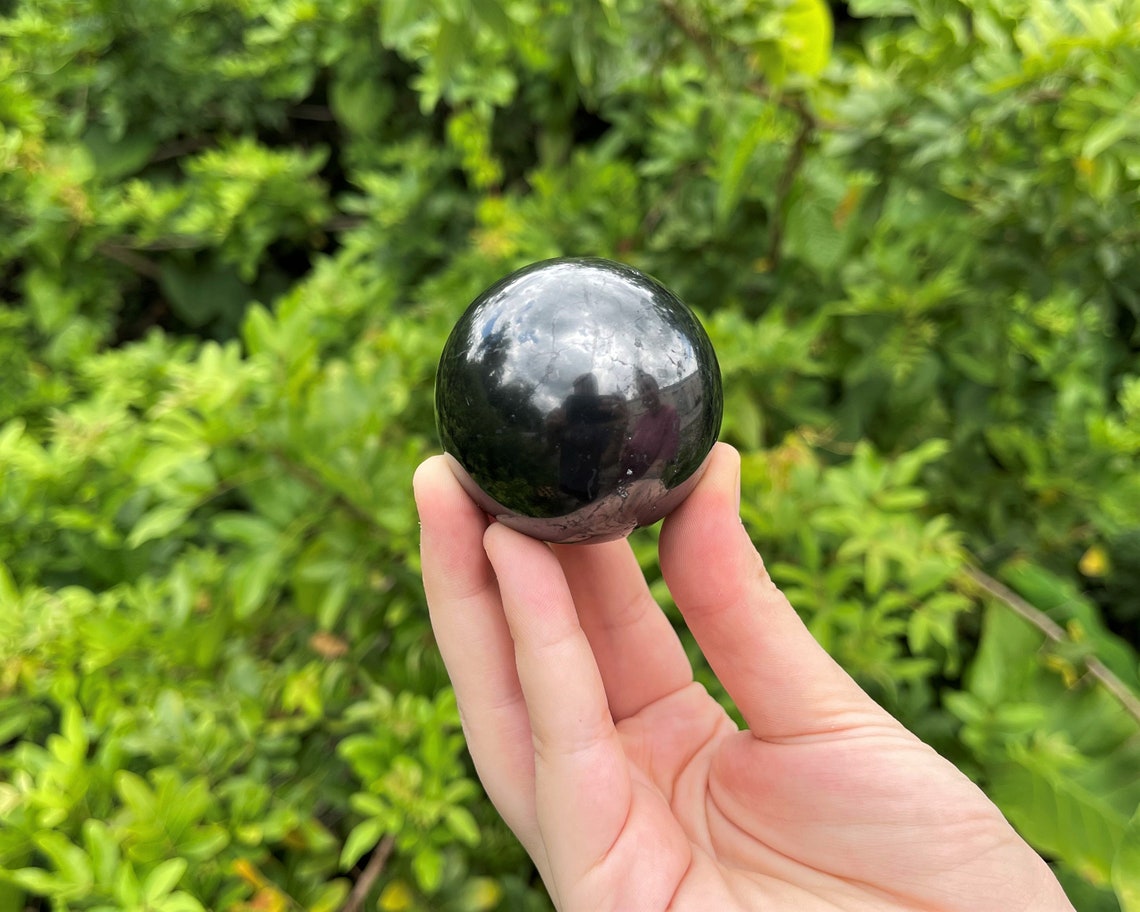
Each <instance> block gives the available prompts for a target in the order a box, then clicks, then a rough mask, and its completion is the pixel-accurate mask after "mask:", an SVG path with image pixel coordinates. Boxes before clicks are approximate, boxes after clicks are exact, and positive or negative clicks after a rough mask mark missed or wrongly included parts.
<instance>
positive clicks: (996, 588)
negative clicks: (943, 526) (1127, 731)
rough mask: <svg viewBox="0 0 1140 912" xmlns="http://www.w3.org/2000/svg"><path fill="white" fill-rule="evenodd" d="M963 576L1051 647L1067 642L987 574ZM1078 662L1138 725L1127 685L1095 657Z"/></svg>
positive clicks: (1138, 707) (972, 571)
mask: <svg viewBox="0 0 1140 912" xmlns="http://www.w3.org/2000/svg"><path fill="white" fill-rule="evenodd" d="M965 574H966V576H968V577H969V578H970V580H971V581H972V582H973V583H974V584H975V585H977V586H978V588H980V589H981V590H982V591H984V592H985V593H986V594H987V595H989V596H991V597H992V598H994V599H997V600H998V601H999V602H1001V603H1002V604H1003V605H1005V607H1006V608H1008V609H1009V610H1010V611H1012V612H1013V613H1014V614H1016V615H1017V616H1018V617H1020V618H1022V619H1023V620H1025V621H1028V622H1029V623H1030V624H1032V625H1033V626H1034V627H1036V628H1037V629H1038V630H1040V631H1041V632H1042V633H1043V634H1045V636H1046V638H1047V639H1049V640H1050V641H1052V642H1054V643H1067V642H1069V637H1068V636H1067V635H1066V634H1065V629H1064V628H1063V627H1062V626H1061V625H1060V624H1058V623H1057V622H1056V621H1054V620H1053V619H1052V618H1051V617H1049V615H1047V614H1046V613H1045V612H1044V611H1042V610H1041V609H1040V608H1037V607H1035V606H1034V605H1031V604H1030V603H1029V602H1027V601H1026V600H1025V599H1023V598H1022V597H1021V596H1020V595H1018V594H1017V593H1016V592H1014V591H1013V590H1012V589H1010V588H1009V587H1008V586H1006V585H1004V584H1002V583H1000V582H998V581H997V580H996V579H994V578H993V577H992V576H990V575H989V574H988V573H984V572H983V571H981V570H979V569H977V568H976V567H966V568H965ZM1082 661H1083V663H1084V666H1085V670H1086V671H1087V672H1088V673H1089V675H1090V676H1092V677H1093V678H1095V679H1096V680H1097V681H1099V682H1100V683H1101V685H1102V686H1103V687H1104V689H1105V690H1107V691H1108V692H1109V693H1110V694H1112V695H1113V696H1114V697H1116V699H1117V700H1118V701H1119V702H1120V705H1121V706H1123V707H1124V709H1125V710H1126V711H1127V712H1128V713H1129V714H1130V715H1131V716H1132V717H1133V718H1134V719H1136V721H1137V722H1140V699H1138V698H1137V697H1136V695H1135V694H1134V693H1133V692H1132V690H1131V689H1130V688H1129V687H1128V685H1127V684H1125V683H1124V682H1123V681H1121V680H1120V678H1118V677H1117V676H1116V675H1115V674H1113V672H1112V670H1111V669H1109V668H1108V666H1107V665H1105V664H1104V662H1102V661H1101V660H1100V659H1098V658H1096V656H1087V657H1085V658H1084V659H1083V660H1082Z"/></svg>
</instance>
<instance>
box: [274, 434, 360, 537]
mask: <svg viewBox="0 0 1140 912" xmlns="http://www.w3.org/2000/svg"><path fill="white" fill-rule="evenodd" d="M270 455H271V456H273V458H274V459H276V460H277V461H278V462H279V463H280V464H281V465H282V467H284V469H285V470H286V471H287V472H288V473H289V474H290V475H292V476H293V477H294V478H296V479H297V480H298V481H300V482H303V483H304V484H305V485H307V486H308V487H309V488H311V489H312V490H313V491H316V492H318V493H322V494H326V495H328V496H329V497H330V498H332V501H333V503H334V504H336V505H337V506H338V507H339V508H340V509H342V510H344V511H345V512H346V513H349V514H350V515H352V516H353V517H354V518H355V519H358V520H360V521H361V522H362V523H364V524H365V525H367V526H370V527H371V528H373V529H377V528H379V527H378V526H377V524H376V520H375V518H374V517H373V516H372V514H370V513H369V512H368V511H367V510H365V509H364V508H363V507H362V506H360V505H359V504H357V503H354V502H353V501H351V500H349V498H348V497H346V496H345V495H344V494H343V493H341V492H340V491H338V490H336V489H335V488H332V487H330V486H329V484H328V483H327V482H325V480H324V479H323V478H321V477H320V475H318V474H317V473H316V472H314V471H313V470H312V469H311V468H309V467H308V466H307V465H304V464H303V463H300V462H297V461H296V460H295V459H293V458H292V457H291V456H289V455H287V454H286V453H284V452H282V451H281V450H273V451H272V452H271V453H270Z"/></svg>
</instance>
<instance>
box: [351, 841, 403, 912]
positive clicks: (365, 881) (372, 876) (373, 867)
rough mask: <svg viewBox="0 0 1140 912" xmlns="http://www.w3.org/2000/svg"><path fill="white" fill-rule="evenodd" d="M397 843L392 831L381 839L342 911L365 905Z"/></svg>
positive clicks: (355, 910) (354, 910)
mask: <svg viewBox="0 0 1140 912" xmlns="http://www.w3.org/2000/svg"><path fill="white" fill-rule="evenodd" d="M395 844H396V837H395V836H393V835H392V834H391V833H388V834H387V835H386V836H385V837H384V838H383V839H381V840H380V843H379V845H377V846H376V850H375V851H374V852H373V853H372V857H371V858H369V859H368V864H367V865H365V866H364V870H363V871H361V872H360V876H359V877H358V878H357V879H356V884H355V885H354V886H353V888H352V892H351V893H349V894H348V899H346V900H345V901H344V905H343V906H341V907H340V912H359V910H360V908H361V907H362V906H363V905H364V900H365V899H366V898H367V897H368V893H369V891H370V890H371V889H372V887H373V885H374V884H375V883H376V881H377V880H378V879H379V878H380V875H381V874H382V873H384V866H385V865H386V864H387V863H388V856H389V855H391V854H392V848H393V846H395Z"/></svg>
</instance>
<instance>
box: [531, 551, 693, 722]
mask: <svg viewBox="0 0 1140 912" xmlns="http://www.w3.org/2000/svg"><path fill="white" fill-rule="evenodd" d="M554 553H555V554H556V555H557V556H558V560H559V562H560V563H561V565H562V570H563V572H564V574H565V576H566V580H567V582H568V583H569V586H570V594H571V596H572V598H573V600H574V604H575V606H576V607H577V611H578V621H579V623H580V624H581V627H582V630H583V631H584V632H585V634H586V638H587V639H588V640H589V642H590V647H591V648H592V649H593V653H594V658H595V659H596V661H597V665H598V670H599V671H600V672H601V676H602V682H603V684H604V686H605V691H606V695H607V697H608V700H609V708H610V715H611V716H612V717H613V719H614V721H615V722H617V721H621V720H622V719H626V718H628V717H629V716H632V715H634V714H635V713H637V712H639V711H640V710H642V709H644V708H645V707H646V706H648V705H649V704H651V703H654V702H656V701H657V700H660V699H662V698H663V697H667V696H669V695H670V694H672V693H675V692H676V691H678V690H680V689H681V688H682V687H684V686H685V685H686V684H688V683H690V682H691V681H692V680H693V671H692V667H691V666H690V665H689V659H688V656H686V655H685V650H684V647H682V646H681V642H680V640H678V639H677V635H676V633H675V631H674V630H673V625H672V624H670V623H669V619H668V618H667V617H666V616H665V615H664V613H663V612H662V611H661V608H660V606H658V604H657V602H656V601H655V600H654V599H653V596H652V595H650V592H649V587H648V586H647V585H646V583H645V577H644V575H643V574H642V572H641V568H640V567H639V566H638V564H637V558H636V557H635V556H634V554H633V551H632V549H631V548H630V547H629V543H628V542H626V541H615V542H607V543H606V544H602V545H561V546H557V547H555V549H554Z"/></svg>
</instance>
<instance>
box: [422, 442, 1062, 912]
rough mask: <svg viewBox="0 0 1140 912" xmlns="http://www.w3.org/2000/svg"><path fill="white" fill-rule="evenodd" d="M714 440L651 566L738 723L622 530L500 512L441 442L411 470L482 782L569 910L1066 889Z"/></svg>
mask: <svg viewBox="0 0 1140 912" xmlns="http://www.w3.org/2000/svg"><path fill="white" fill-rule="evenodd" d="M739 470H740V463H739V458H738V456H737V455H736V453H735V451H733V450H732V449H731V448H730V447H728V446H725V445H723V444H718V445H717V448H716V449H715V450H714V452H713V455H712V458H711V460H710V463H709V466H708V469H707V471H706V473H705V475H704V476H703V478H702V479H701V481H700V483H699V484H698V485H697V487H696V488H695V490H694V491H693V493H692V494H691V495H690V496H689V498H688V499H687V500H686V501H685V502H684V503H683V504H682V505H681V507H679V508H678V509H677V510H676V511H675V512H674V513H673V514H672V515H671V516H669V517H668V518H667V519H666V520H665V524H664V527H663V528H662V531H661V539H660V559H661V568H662V572H663V573H664V576H665V581H666V583H667V584H668V586H669V589H670V591H671V593H672V595H673V597H674V600H675V601H676V603H677V606H678V607H679V608H680V610H681V612H682V614H683V615H684V618H685V621H686V623H687V624H688V626H689V629H690V630H691V631H692V632H693V634H694V636H695V637H696V639H697V642H698V643H699V644H700V646H701V649H702V650H703V651H704V654H705V656H706V657H707V659H708V661H709V663H710V665H711V666H712V669H713V671H714V672H715V673H716V674H717V676H718V677H719V679H720V680H721V682H723V684H724V685H725V687H726V688H727V690H728V692H729V693H730V694H731V695H732V697H733V699H734V701H735V702H736V704H737V706H738V707H739V708H740V711H741V713H742V714H743V716H744V718H745V720H746V721H747V724H748V730H747V731H740V730H738V729H737V727H736V725H734V724H733V722H732V721H731V719H730V718H729V717H728V716H727V715H726V714H725V713H724V711H723V710H722V709H721V707H720V706H719V705H718V704H717V703H716V702H715V701H714V700H713V699H712V698H711V697H710V696H709V695H708V693H707V692H706V691H705V690H704V689H703V688H702V687H701V686H700V685H699V684H696V683H694V681H693V674H692V669H691V667H690V665H689V662H688V660H687V658H686V655H685V653H684V651H683V649H682V647H681V644H680V642H679V640H678V639H677V636H676V634H675V632H674V630H673V628H672V625H671V624H670V622H669V620H668V619H667V618H666V617H665V616H664V614H662V612H661V611H660V610H659V608H658V606H657V605H656V604H655V603H654V601H653V599H652V598H651V597H650V594H649V590H648V588H647V586H646V583H645V580H644V578H643V576H642V574H641V571H640V569H639V567H638V565H637V562H636V561H635V559H634V556H633V554H632V552H631V550H630V548H629V545H628V543H626V542H624V541H620V542H611V543H609V544H604V545H586V546H583V545H570V546H558V547H551V546H548V545H546V544H543V543H541V542H538V541H535V540H533V539H529V538H526V537H525V536H523V535H520V534H519V533H517V532H514V531H512V530H510V529H508V528H506V527H505V526H503V525H501V524H498V523H494V522H490V521H489V520H488V519H487V517H486V516H485V514H483V513H482V512H481V511H480V510H479V509H478V508H477V507H476V506H475V505H474V504H473V503H472V502H471V501H470V500H469V499H468V498H467V496H466V495H465V494H464V492H463V490H462V489H461V488H460V486H459V484H458V483H457V482H456V481H455V479H454V477H453V476H452V474H451V471H450V469H449V468H448V464H447V462H446V460H445V459H443V458H442V457H436V458H433V459H430V460H428V461H427V462H426V463H424V464H423V465H422V466H421V467H420V469H419V471H418V472H417V474H416V479H415V489H416V497H417V503H418V506H419V511H420V518H421V525H422V558H423V575H424V588H425V590H426V593H427V598H428V603H429V605H430V609H431V618H432V625H433V627H434V629H435V633H436V637H437V639H438V642H439V647H440V649H441V651H442V654H443V658H444V661H445V662H446V664H447V668H448V671H449V673H450V675H451V679H452V682H453V684H454V687H455V692H456V696H457V698H458V701H459V709H460V714H461V717H462V719H463V726H464V731H465V733H466V736H467V742H468V746H469V748H470V751H471V756H472V757H473V759H474V761H475V765H476V768H477V770H478V773H479V777H480V779H481V780H482V782H483V784H484V787H485V788H486V790H487V794H488V795H489V796H490V798H491V800H492V801H493V802H494V803H495V806H496V808H498V810H499V813H500V814H502V816H503V818H504V819H505V820H506V822H507V824H508V825H509V826H510V827H511V829H512V830H513V831H514V832H515V834H516V835H517V836H518V838H519V839H520V840H521V841H522V843H523V845H524V846H525V848H526V849H527V851H528V852H529V853H530V856H531V857H532V858H533V859H534V862H535V864H536V865H537V867H538V869H539V872H540V873H541V875H542V878H543V881H544V882H545V883H546V886H547V888H548V890H549V892H550V895H551V897H552V899H553V901H554V903H555V905H556V906H557V907H558V908H559V909H561V910H564V912H577V910H582V912H599V910H635V912H642V910H645V912H651V910H664V909H675V910H682V909H692V910H698V912H708V910H727V909H760V910H765V912H768V910H773V912H779V910H796V912H811V910H816V909H819V910H823V909H827V910H836V909H842V910H855V909H867V910H871V909H874V910H920V909H921V910H924V912H934V910H943V912H949V910H961V912H981V910H995V912H996V910H1000V912H1015V910H1030V909H1032V910H1035V912H1046V910H1071V909H1072V906H1071V905H1070V904H1069V902H1068V900H1067V899H1066V898H1065V896H1064V893H1063V892H1062V891H1061V888H1060V886H1059V885H1058V884H1057V882H1056V880H1055V879H1054V878H1053V876H1052V873H1051V872H1050V871H1049V869H1048V867H1047V866H1046V865H1045V864H1044V862H1043V861H1042V860H1041V859H1040V857H1039V856H1038V855H1037V854H1036V853H1035V852H1034V851H1033V850H1032V849H1031V848H1030V847H1029V846H1027V845H1026V844H1025V843H1024V842H1023V841H1022V840H1021V839H1020V838H1019V837H1018V836H1017V834H1016V833H1015V832H1014V831H1013V830H1012V829H1011V827H1010V826H1009V824H1008V823H1006V821H1005V819H1004V818H1003V817H1002V815H1001V814H1000V813H999V812H998V810H997V808H996V807H994V805H993V804H991V803H990V801H989V800H988V799H987V798H986V797H985V795H984V794H983V793H982V792H981V791H980V790H979V789H978V788H977V787H976V786H974V785H973V784H972V783H971V782H970V781H969V780H968V779H967V778H966V777H965V776H963V775H962V774H961V773H960V772H959V771H958V770H957V769H956V768H955V767H954V766H953V765H952V764H950V763H949V762H947V761H946V760H944V759H942V758H941V757H939V756H938V755H937V754H936V753H935V752H934V751H933V750H931V749H930V748H929V747H927V746H926V745H924V744H923V743H922V742H921V741H919V740H918V739H917V738H916V737H914V736H913V735H911V734H910V733H909V732H908V731H907V730H906V729H904V728H903V727H902V726H901V725H900V724H899V723H898V722H897V721H896V720H895V719H893V718H892V717H891V716H890V715H889V714H887V713H886V712H885V711H884V710H883V709H881V708H880V707H879V706H878V705H877V704H875V703H874V701H872V700H871V699H870V698H869V697H868V696H867V695H866V694H865V693H864V692H863V691H862V690H861V689H860V688H859V687H858V686H857V685H856V684H855V682H854V681H853V680H852V679H851V678H850V677H848V675H847V674H846V673H845V672H844V671H843V670H842V669H841V668H840V667H839V666H838V665H837V664H836V663H835V662H834V661H833V660H832V659H831V658H830V657H829V656H828V655H827V653H826V652H824V650H823V649H822V648H821V647H820V646H819V645H818V644H817V643H816V642H815V640H814V639H813V638H812V637H811V635H810V633H809V632H808V631H807V629H806V628H805V627H804V625H803V624H802V622H801V621H800V619H799V618H798V616H797V615H796V613H795V612H794V611H793V610H792V608H791V606H790V605H789V604H788V602H787V600H786V599H785V598H784V597H783V595H782V594H781V593H780V592H779V590H778V589H776V587H775V585H774V584H773V583H772V582H771V580H770V579H769V577H768V575H767V573H766V572H765V570H764V565H763V563H762V561H761V559H760V557H759V555H758V554H757V553H756V551H755V550H754V549H753V547H752V544H751V542H750V541H749V538H748V535H747V533H746V531H745V530H744V527H743V526H742V525H741V523H740V520H739V518H738V506H739Z"/></svg>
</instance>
